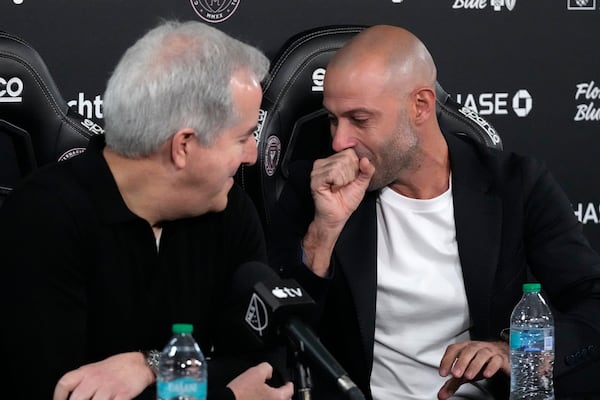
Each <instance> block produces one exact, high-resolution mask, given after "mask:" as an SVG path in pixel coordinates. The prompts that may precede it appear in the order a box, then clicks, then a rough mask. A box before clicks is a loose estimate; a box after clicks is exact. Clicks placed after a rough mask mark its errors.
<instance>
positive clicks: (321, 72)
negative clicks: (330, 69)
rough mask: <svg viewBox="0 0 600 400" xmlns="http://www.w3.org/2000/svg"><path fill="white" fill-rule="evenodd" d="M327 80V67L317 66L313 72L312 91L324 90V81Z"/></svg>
mask: <svg viewBox="0 0 600 400" xmlns="http://www.w3.org/2000/svg"><path fill="white" fill-rule="evenodd" d="M324 80H325V68H317V69H315V70H314V71H313V73H312V82H313V85H312V88H311V89H312V91H313V92H322V91H323V81H324Z"/></svg>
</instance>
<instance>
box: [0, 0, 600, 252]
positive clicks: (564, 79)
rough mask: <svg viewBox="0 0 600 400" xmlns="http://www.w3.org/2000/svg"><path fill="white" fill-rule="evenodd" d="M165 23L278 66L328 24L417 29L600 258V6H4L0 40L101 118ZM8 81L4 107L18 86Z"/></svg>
mask: <svg viewBox="0 0 600 400" xmlns="http://www.w3.org/2000/svg"><path fill="white" fill-rule="evenodd" d="M160 19H179V20H189V19H192V20H199V21H207V22H208V23H210V24H213V25H214V26H215V27H217V28H219V29H222V30H223V31H225V32H228V33H230V34H232V35H234V36H235V37H237V38H240V39H242V40H244V41H247V42H249V43H251V44H254V45H256V46H258V47H259V48H261V49H262V50H263V51H265V53H266V54H267V55H268V56H269V57H271V58H272V57H273V56H274V55H275V53H276V52H277V50H278V49H279V48H280V46H281V45H282V44H283V43H284V42H285V41H286V39H288V38H289V37H290V36H293V35H294V34H296V33H299V32H301V31H304V30H307V29H310V28H315V27H319V26H324V25H337V24H359V25H373V24H393V25H399V26H403V27H406V28H408V29H409V30H411V31H413V32H414V33H415V34H417V35H418V36H419V37H421V38H422V39H423V41H424V42H425V43H426V45H427V46H428V47H429V49H430V51H431V53H432V55H433V57H434V59H435V60H436V63H437V66H438V73H439V74H438V80H439V82H440V83H441V84H442V85H443V86H444V88H445V89H446V90H447V91H448V92H449V93H450V94H451V95H452V96H453V97H454V98H455V99H457V100H458V101H459V102H460V103H462V104H464V105H467V106H469V107H471V108H473V109H475V110H477V111H478V112H479V113H480V114H481V115H482V116H484V117H485V118H487V119H488V120H489V121H490V122H491V123H492V124H493V125H494V126H495V127H496V128H497V130H498V131H499V132H500V134H501V135H502V138H503V140H504V147H505V149H509V150H513V151H516V152H519V153H528V154H532V155H534V156H536V157H537V158H539V159H541V160H543V161H545V162H546V163H547V165H548V166H549V168H550V169H551V171H552V172H553V173H554V175H555V177H556V178H557V180H558V182H559V183H560V184H561V185H562V187H563V188H564V190H565V191H566V192H567V194H568V196H569V198H570V199H571V202H572V204H573V212H574V213H575V214H576V215H577V217H578V218H579V220H580V221H581V222H582V223H583V225H584V230H585V232H586V235H587V236H588V238H589V239H590V241H591V243H592V245H593V246H594V247H595V248H596V249H597V250H600V185H599V183H600V167H599V166H598V164H599V160H600V39H599V38H600V0H298V1H293V0H71V1H67V0H44V1H39V0H1V1H0V30H4V31H7V32H9V33H12V34H16V35H18V36H20V37H22V38H23V39H25V40H26V41H27V42H29V43H30V44H31V45H32V46H33V47H34V48H36V49H37V50H38V52H39V53H40V54H41V55H42V57H43V58H44V60H45V61H46V63H47V65H48V67H49V69H50V71H51V73H52V75H53V77H54V79H55V81H56V83H57V85H58V87H59V88H60V90H61V92H62V93H63V96H64V97H65V98H66V99H67V100H70V102H71V104H73V105H75V106H76V107H77V108H78V109H79V111H80V113H82V114H84V115H86V116H88V117H91V116H93V117H96V118H99V119H102V117H103V115H102V92H103V90H104V85H105V83H106V79H107V77H108V75H109V73H110V71H111V69H112V68H113V67H114V65H115V64H116V62H117V61H118V58H119V56H120V55H121V54H122V53H123V51H124V50H125V49H126V48H127V47H128V46H129V45H130V44H132V43H133V42H134V40H136V39H137V38H138V37H139V36H141V35H142V34H143V32H145V31H146V30H148V29H149V28H151V27H153V26H154V25H155V24H156V23H157V22H158V21H159V20H160ZM0 78H1V79H0V101H4V100H6V97H7V96H14V95H15V90H18V89H19V88H18V85H16V86H11V85H7V82H8V81H9V80H10V78H11V77H10V76H3V75H2V71H0ZM313 78H314V79H313V82H307V85H306V87H307V90H319V89H320V86H321V85H322V74H320V73H319V72H317V73H315V75H314V76H313ZM7 86H9V87H8V88H7ZM7 89H8V90H7Z"/></svg>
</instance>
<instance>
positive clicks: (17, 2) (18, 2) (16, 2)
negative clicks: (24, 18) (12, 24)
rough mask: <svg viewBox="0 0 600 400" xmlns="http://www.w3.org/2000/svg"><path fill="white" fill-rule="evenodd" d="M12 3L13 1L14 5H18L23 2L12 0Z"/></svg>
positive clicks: (21, 0)
mask: <svg viewBox="0 0 600 400" xmlns="http://www.w3.org/2000/svg"><path fill="white" fill-rule="evenodd" d="M13 3H15V4H16V5H20V4H23V0H13Z"/></svg>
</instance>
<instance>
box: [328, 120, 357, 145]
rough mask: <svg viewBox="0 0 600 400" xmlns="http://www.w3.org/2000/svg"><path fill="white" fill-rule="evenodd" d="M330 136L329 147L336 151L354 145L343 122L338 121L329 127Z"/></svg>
mask: <svg viewBox="0 0 600 400" xmlns="http://www.w3.org/2000/svg"><path fill="white" fill-rule="evenodd" d="M331 136H332V142H331V147H332V148H333V151H335V152H336V153H339V152H340V151H342V150H345V149H349V148H351V147H354V145H355V143H354V140H353V138H352V135H351V134H350V130H349V129H348V127H347V126H345V124H344V123H343V122H339V123H338V125H337V126H332V127H331Z"/></svg>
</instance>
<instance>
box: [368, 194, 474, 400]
mask: <svg viewBox="0 0 600 400" xmlns="http://www.w3.org/2000/svg"><path fill="white" fill-rule="evenodd" d="M377 260H378V265H377V311H376V319H375V347H374V354H373V372H372V374H371V389H372V392H373V398H374V399H375V400H397V399H402V400H416V399H420V400H431V399H436V398H437V392H438V391H439V389H440V388H441V387H442V385H443V383H444V382H445V381H446V380H447V379H448V378H443V377H440V376H439V374H438V368H439V364H440V361H441V359H442V356H443V354H444V352H445V350H446V348H447V346H448V345H450V344H452V343H456V342H461V341H465V340H469V337H470V336H469V327H470V317H469V309H468V305H467V297H466V293H465V288H464V281H463V276H462V270H461V265H460V260H459V257H458V247H457V242H456V229H455V225H454V206H453V203H452V190H451V188H450V189H448V191H446V192H445V193H443V194H442V195H440V196H438V197H436V198H433V199H427V200H418V199H413V198H408V197H405V196H402V195H400V194H398V193H396V192H394V191H393V190H392V189H390V188H384V189H383V190H382V191H381V194H380V196H379V199H378V201H377Z"/></svg>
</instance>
